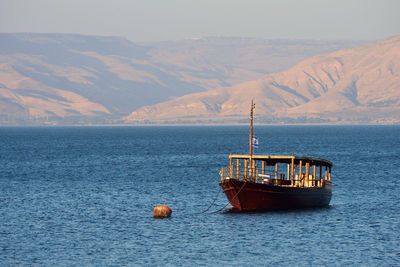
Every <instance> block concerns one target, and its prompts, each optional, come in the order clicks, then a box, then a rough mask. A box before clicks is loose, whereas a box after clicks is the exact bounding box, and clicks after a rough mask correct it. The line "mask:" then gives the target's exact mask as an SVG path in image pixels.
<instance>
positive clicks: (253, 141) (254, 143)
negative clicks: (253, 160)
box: [252, 135, 258, 148]
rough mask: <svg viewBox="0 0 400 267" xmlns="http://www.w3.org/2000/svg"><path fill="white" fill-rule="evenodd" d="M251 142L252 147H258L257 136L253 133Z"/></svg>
mask: <svg viewBox="0 0 400 267" xmlns="http://www.w3.org/2000/svg"><path fill="white" fill-rule="evenodd" d="M252 143H253V147H254V148H258V137H257V136H255V135H253V140H252Z"/></svg>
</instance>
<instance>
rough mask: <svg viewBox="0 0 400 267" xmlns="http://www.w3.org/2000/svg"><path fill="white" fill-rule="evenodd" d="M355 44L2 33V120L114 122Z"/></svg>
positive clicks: (57, 122) (39, 122)
mask: <svg viewBox="0 0 400 267" xmlns="http://www.w3.org/2000/svg"><path fill="white" fill-rule="evenodd" d="M357 44H359V42H347V41H302V40H260V39H241V38H205V39H196V40H195V39H193V40H183V41H176V42H162V43H146V44H135V43H132V42H131V41H128V40H126V39H124V38H119V37H98V36H84V35H73V34H29V33H26V34H23V33H20V34H0V124H3V125H4V124H31V123H34V124H43V123H51V124H87V123H114V122H115V119H116V118H120V117H122V116H126V115H128V114H129V113H130V112H132V111H133V110H135V109H138V108H140V107H142V106H146V105H153V104H156V103H160V102H163V101H167V100H170V99H174V98H177V97H180V96H183V95H187V94H191V93H196V92H206V91H209V90H213V89H216V88H220V87H226V86H233V85H236V84H239V83H242V82H245V81H251V80H255V79H258V78H261V77H263V76H264V75H265V74H267V73H272V72H277V71H282V70H284V69H287V68H289V67H292V66H293V65H295V64H296V63H298V62H299V61H301V60H303V59H305V58H308V57H310V56H314V55H317V54H320V53H326V52H330V51H336V50H339V49H342V48H344V47H349V46H354V45H357ZM181 115H182V114H181Z"/></svg>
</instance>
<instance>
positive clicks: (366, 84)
mask: <svg viewBox="0 0 400 267" xmlns="http://www.w3.org/2000/svg"><path fill="white" fill-rule="evenodd" d="M251 99H254V100H255V102H256V103H257V105H256V114H257V116H258V119H257V121H258V122H264V123H287V122H304V123H307V122H320V123H353V122H355V123H400V36H395V37H393V38H389V39H386V40H382V41H377V42H372V43H368V44H365V45H362V46H358V47H354V48H349V49H344V50H341V51H337V52H333V53H329V54H324V55H318V56H315V57H312V58H310V59H307V60H304V61H302V62H301V63H299V64H297V65H296V66H294V67H293V68H291V69H289V70H287V71H283V72H280V73H274V74H269V75H265V76H264V77H263V78H260V79H257V80H254V81H250V82H245V83H241V84H238V85H234V86H230V87H222V88H219V89H216V90H211V91H207V92H202V93H195V94H190V95H186V96H183V97H180V98H177V99H174V100H172V101H168V102H164V103H160V104H157V105H152V106H146V107H143V108H140V109H138V110H137V111H135V112H133V113H132V114H131V115H129V116H128V117H126V120H127V121H131V122H142V123H143V122H155V123H188V122H189V123H190V122H196V123H199V122H203V123H220V122H225V123H226V122H231V123H237V122H242V121H247V117H248V112H249V105H250V104H249V103H250V101H251Z"/></svg>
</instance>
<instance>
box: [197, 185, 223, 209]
mask: <svg viewBox="0 0 400 267" xmlns="http://www.w3.org/2000/svg"><path fill="white" fill-rule="evenodd" d="M221 191H222V188H221V187H220V188H219V191H218V193H217V195H216V196H215V197H214V200H213V202H211V204H210V206H208V208H207V209H206V210H204V211H202V212H201V213H205V212H207V211H208V210H209V209H210V208H211V207H212V206H213V205H214V203H215V201H216V200H217V198H218V196H219V193H221Z"/></svg>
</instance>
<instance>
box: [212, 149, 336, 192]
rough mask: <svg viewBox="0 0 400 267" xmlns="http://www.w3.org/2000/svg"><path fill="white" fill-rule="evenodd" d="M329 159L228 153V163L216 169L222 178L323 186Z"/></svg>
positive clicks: (327, 174) (287, 184)
mask: <svg viewBox="0 0 400 267" xmlns="http://www.w3.org/2000/svg"><path fill="white" fill-rule="evenodd" d="M331 169H332V163H331V162H330V161H328V160H325V159H320V158H314V157H303V156H295V155H292V156H261V155H252V156H250V155H229V166H228V167H225V168H222V169H221V170H220V175H221V182H223V181H224V180H226V179H235V180H242V181H246V182H247V181H248V182H254V183H261V184H264V183H265V184H270V185H276V186H287V187H324V186H325V183H326V181H330V180H331Z"/></svg>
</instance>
